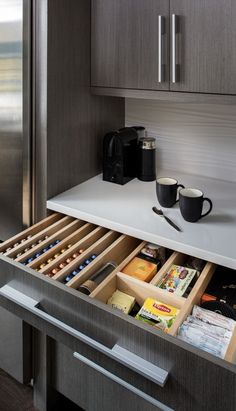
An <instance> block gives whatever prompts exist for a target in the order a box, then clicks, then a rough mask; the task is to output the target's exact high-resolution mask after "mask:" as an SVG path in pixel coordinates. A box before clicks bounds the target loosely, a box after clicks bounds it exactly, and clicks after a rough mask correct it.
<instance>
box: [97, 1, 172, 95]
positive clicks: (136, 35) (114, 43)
mask: <svg viewBox="0 0 236 411" xmlns="http://www.w3.org/2000/svg"><path fill="white" fill-rule="evenodd" d="M160 16H162V20H161V17H160ZM160 22H161V23H162V27H161V25H160ZM161 71H162V79H160V78H158V77H160V72H161ZM91 74H92V77H91V84H92V86H95V87H96V86H99V87H115V88H130V89H145V90H169V0H92V73H91ZM158 74H159V76H158ZM160 80H161V81H160Z"/></svg>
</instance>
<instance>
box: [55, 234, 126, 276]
mask: <svg viewBox="0 0 236 411" xmlns="http://www.w3.org/2000/svg"><path fill="white" fill-rule="evenodd" d="M94 231H96V232H92V233H91V236H90V237H89V239H86V240H85V241H86V243H89V244H90V246H89V248H87V249H86V250H85V251H84V252H83V253H82V254H80V255H79V256H78V257H77V258H75V259H74V260H73V261H71V263H69V264H68V265H67V266H66V267H65V268H63V269H62V270H61V271H59V272H58V273H57V274H55V275H54V277H53V279H54V280H57V281H63V280H64V278H65V277H66V276H67V275H68V274H69V273H71V272H72V271H73V270H75V269H76V268H77V267H78V266H79V265H80V264H81V263H82V262H83V261H84V260H86V259H87V258H89V257H90V256H91V255H92V254H100V253H101V252H103V251H104V249H105V248H106V247H108V246H109V245H110V244H111V243H112V242H113V241H115V240H116V239H117V237H118V236H119V235H120V234H119V233H117V232H116V231H108V232H106V229H105V228H103V227H99V229H97V230H94ZM105 232H106V234H104V233H105ZM101 235H102V236H101ZM97 258H98V257H97ZM95 261H96V260H95ZM92 264H93V263H91V264H90V265H92ZM86 269H87V268H85V269H84V270H86Z"/></svg>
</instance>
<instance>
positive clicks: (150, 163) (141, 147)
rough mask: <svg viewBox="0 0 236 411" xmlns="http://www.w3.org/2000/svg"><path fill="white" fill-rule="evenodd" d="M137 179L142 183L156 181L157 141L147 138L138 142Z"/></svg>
mask: <svg viewBox="0 0 236 411" xmlns="http://www.w3.org/2000/svg"><path fill="white" fill-rule="evenodd" d="M137 161H138V164H137V177H138V179H139V180H142V181H154V180H155V179H156V140H155V138H151V137H145V138H140V139H139V141H138V154H137Z"/></svg>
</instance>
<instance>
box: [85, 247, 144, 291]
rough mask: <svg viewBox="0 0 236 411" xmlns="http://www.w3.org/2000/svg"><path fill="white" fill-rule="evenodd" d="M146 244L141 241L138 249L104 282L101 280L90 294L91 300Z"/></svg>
mask: <svg viewBox="0 0 236 411" xmlns="http://www.w3.org/2000/svg"><path fill="white" fill-rule="evenodd" d="M145 244H146V241H143V242H142V243H141V244H139V245H138V247H136V248H135V249H134V250H133V251H132V253H130V254H129V255H128V257H126V258H125V259H124V260H123V261H122V262H121V263H120V264H119V265H118V267H117V268H116V269H115V270H114V271H113V272H112V273H111V274H109V275H108V276H107V278H105V280H103V281H102V282H101V284H99V285H98V286H97V287H96V288H95V290H94V291H93V292H92V293H91V294H90V297H91V298H96V296H97V295H99V294H100V291H102V290H104V288H105V287H106V285H107V284H109V283H110V280H111V279H112V278H113V277H115V276H116V274H117V273H118V272H119V271H121V270H122V268H124V267H125V266H126V265H127V264H128V263H129V262H130V261H131V260H132V259H133V258H134V257H136V256H137V255H138V254H139V253H140V251H141V250H142V249H143V248H144V246H145Z"/></svg>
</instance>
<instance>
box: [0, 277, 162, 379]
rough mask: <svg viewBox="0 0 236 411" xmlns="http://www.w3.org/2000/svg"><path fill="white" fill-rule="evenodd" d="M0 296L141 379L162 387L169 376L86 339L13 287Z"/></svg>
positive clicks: (132, 356) (1, 290) (125, 353)
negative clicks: (139, 376)
mask: <svg viewBox="0 0 236 411" xmlns="http://www.w3.org/2000/svg"><path fill="white" fill-rule="evenodd" d="M0 296H3V297H5V298H7V299H8V300H10V301H12V302H14V303H15V304H17V305H19V306H20V307H23V308H25V309H26V310H28V311H30V312H31V313H33V314H35V315H36V316H37V317H40V318H42V319H44V320H46V321H47V322H49V323H50V324H52V325H54V326H56V327H57V328H59V329H60V330H62V331H64V332H66V333H67V334H69V335H71V336H73V337H75V338H77V339H78V340H79V341H81V342H83V343H85V344H87V345H89V346H90V347H92V348H94V349H96V350H98V351H99V352H101V353H103V354H105V355H107V356H108V357H110V358H112V359H113V360H115V361H117V362H119V363H120V364H122V365H124V366H126V367H127V368H129V369H131V370H133V371H135V372H136V373H137V374H140V375H142V376H143V377H145V378H147V379H149V380H150V381H153V382H154V383H155V384H158V385H159V386H161V387H164V385H165V383H166V381H167V378H168V375H169V373H168V372H167V371H166V370H163V369H162V368H160V367H157V366H156V365H154V364H152V363H151V362H149V361H147V360H144V359H143V358H141V357H139V356H138V355H136V354H133V353H132V352H131V351H128V350H126V349H125V348H123V347H121V346H120V345H119V344H115V345H114V346H113V347H112V348H109V347H106V346H105V345H103V344H101V343H99V342H98V341H96V340H94V339H93V338H90V337H88V336H87V335H86V334H83V333H82V332H80V331H78V330H76V329H75V328H72V327H70V326H69V325H67V324H65V323H64V322H62V321H60V320H58V319H57V318H55V317H53V316H52V315H50V314H47V313H46V312H45V311H42V310H41V309H40V308H39V306H40V302H39V301H36V300H34V299H33V298H31V297H28V296H27V295H25V294H24V293H22V292H20V291H17V290H15V289H14V288H13V287H11V286H9V285H4V286H3V287H1V288H0Z"/></svg>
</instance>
